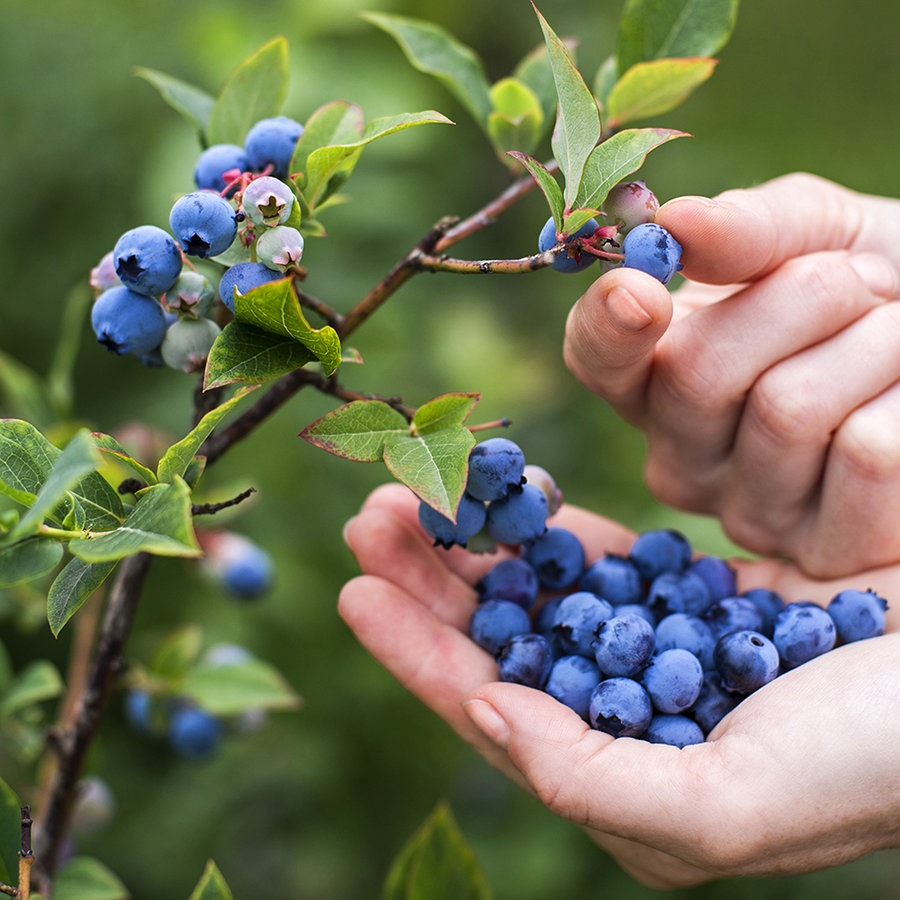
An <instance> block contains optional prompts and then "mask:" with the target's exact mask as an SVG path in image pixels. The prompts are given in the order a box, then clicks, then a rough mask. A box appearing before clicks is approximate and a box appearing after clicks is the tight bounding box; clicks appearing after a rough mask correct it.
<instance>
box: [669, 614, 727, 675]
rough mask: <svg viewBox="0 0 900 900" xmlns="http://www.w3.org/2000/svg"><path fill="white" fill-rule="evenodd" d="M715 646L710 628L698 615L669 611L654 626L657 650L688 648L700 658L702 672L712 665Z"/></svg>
mask: <svg viewBox="0 0 900 900" xmlns="http://www.w3.org/2000/svg"><path fill="white" fill-rule="evenodd" d="M715 646H716V639H715V638H714V637H713V633H712V629H711V628H710V627H709V625H708V624H707V623H706V622H704V621H703V619H701V618H700V617H699V616H692V615H689V614H688V613H671V614H670V615H668V616H666V617H665V618H663V619H661V620H660V621H659V624H657V626H656V649H657V651H662V650H672V649H673V648H675V647H680V648H681V649H682V650H689V651H690V652H691V653H693V654H694V656H696V657H697V659H699V660H700V664H701V665H702V666H703V671H704V672H708V671H709V670H710V669H712V667H713V649H714V648H715Z"/></svg>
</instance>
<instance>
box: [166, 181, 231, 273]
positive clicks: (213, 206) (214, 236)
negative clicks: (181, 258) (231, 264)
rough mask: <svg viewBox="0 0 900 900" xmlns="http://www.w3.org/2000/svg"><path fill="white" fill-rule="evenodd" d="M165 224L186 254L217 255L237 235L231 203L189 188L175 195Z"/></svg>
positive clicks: (209, 192) (224, 249) (211, 194)
mask: <svg viewBox="0 0 900 900" xmlns="http://www.w3.org/2000/svg"><path fill="white" fill-rule="evenodd" d="M169 227H170V228H171V229H172V234H174V235H175V238H176V240H177V241H178V243H179V245H180V246H181V249H182V250H184V252H185V253H187V254H188V255H189V256H199V257H201V258H205V257H207V256H218V255H219V254H220V253H224V252H225V251H226V250H227V249H228V248H229V247H230V246H231V242H232V241H233V240H234V238H235V235H236V234H237V221H236V220H235V213H234V209H232V206H231V204H230V203H229V202H228V201H227V200H224V199H223V198H222V197H220V196H219V195H218V194H214V193H212V192H211V191H193V192H192V193H190V194H185V195H184V196H183V197H179V198H178V199H177V200H176V201H175V203H174V204H173V206H172V210H171V212H170V213H169Z"/></svg>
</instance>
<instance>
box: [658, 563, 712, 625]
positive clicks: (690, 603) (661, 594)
mask: <svg viewBox="0 0 900 900" xmlns="http://www.w3.org/2000/svg"><path fill="white" fill-rule="evenodd" d="M711 603H712V597H711V596H710V593H709V588H708V587H707V585H706V582H705V581H704V580H703V579H702V578H701V577H700V576H699V575H698V574H696V573H695V572H691V571H690V570H685V571H682V572H662V573H660V574H659V575H657V576H656V577H655V578H654V579H653V581H652V582H651V583H650V587H649V589H648V590H647V605H648V606H649V607H650V608H651V609H652V610H653V612H655V613H656V615H657V617H659V618H663V617H664V616H667V615H669V614H670V613H676V612H680V613H688V614H689V615H692V616H702V615H704V614H705V613H706V612H707V610H708V609H709V608H710V604H711Z"/></svg>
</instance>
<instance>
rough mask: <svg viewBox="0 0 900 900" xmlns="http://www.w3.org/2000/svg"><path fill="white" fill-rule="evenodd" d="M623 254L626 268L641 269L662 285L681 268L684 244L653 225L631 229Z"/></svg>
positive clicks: (626, 237) (651, 223) (648, 223)
mask: <svg viewBox="0 0 900 900" xmlns="http://www.w3.org/2000/svg"><path fill="white" fill-rule="evenodd" d="M622 253H623V254H624V255H625V258H624V259H623V261H622V265H623V266H624V267H625V268H626V269H640V270H641V271H642V272H646V273H647V274H648V275H652V276H653V277H654V278H655V279H656V280H657V281H661V282H662V283H663V284H668V282H669V279H670V278H671V277H672V276H673V275H674V274H675V273H676V272H677V271H679V270H680V269H681V244H679V243H678V241H676V240H675V238H673V237H672V235H671V234H669V232H668V231H666V229H665V228H663V227H662V226H661V225H657V224H655V223H654V222H647V223H645V224H643V225H636V226H635V227H634V228H632V229H631V231H629V232H628V234H626V235H625V240H624V241H622Z"/></svg>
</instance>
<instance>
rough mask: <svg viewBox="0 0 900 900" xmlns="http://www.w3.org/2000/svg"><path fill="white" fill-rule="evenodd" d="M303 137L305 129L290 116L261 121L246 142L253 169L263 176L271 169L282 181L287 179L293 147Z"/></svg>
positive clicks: (245, 145) (249, 132)
mask: <svg viewBox="0 0 900 900" xmlns="http://www.w3.org/2000/svg"><path fill="white" fill-rule="evenodd" d="M302 134H303V126H302V125H301V124H300V123H299V122H295V121H294V120H293V119H290V118H288V117H287V116H274V117H272V118H268V119H261V120H260V121H258V122H257V123H256V124H255V125H254V126H253V127H252V128H251V129H250V130H249V131H248V132H247V136H246V137H245V138H244V150H245V151H246V154H247V159H248V161H249V163H250V167H251V168H252V169H254V170H255V171H257V172H262V171H263V169H265V168H266V167H268V166H272V172H273V174H274V175H276V176H278V177H279V178H285V177H286V176H287V175H288V174H289V173H288V167H289V165H290V162H291V157H292V156H293V155H294V147H296V145H297V141H298V140H299V139H300V136H301V135H302Z"/></svg>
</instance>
